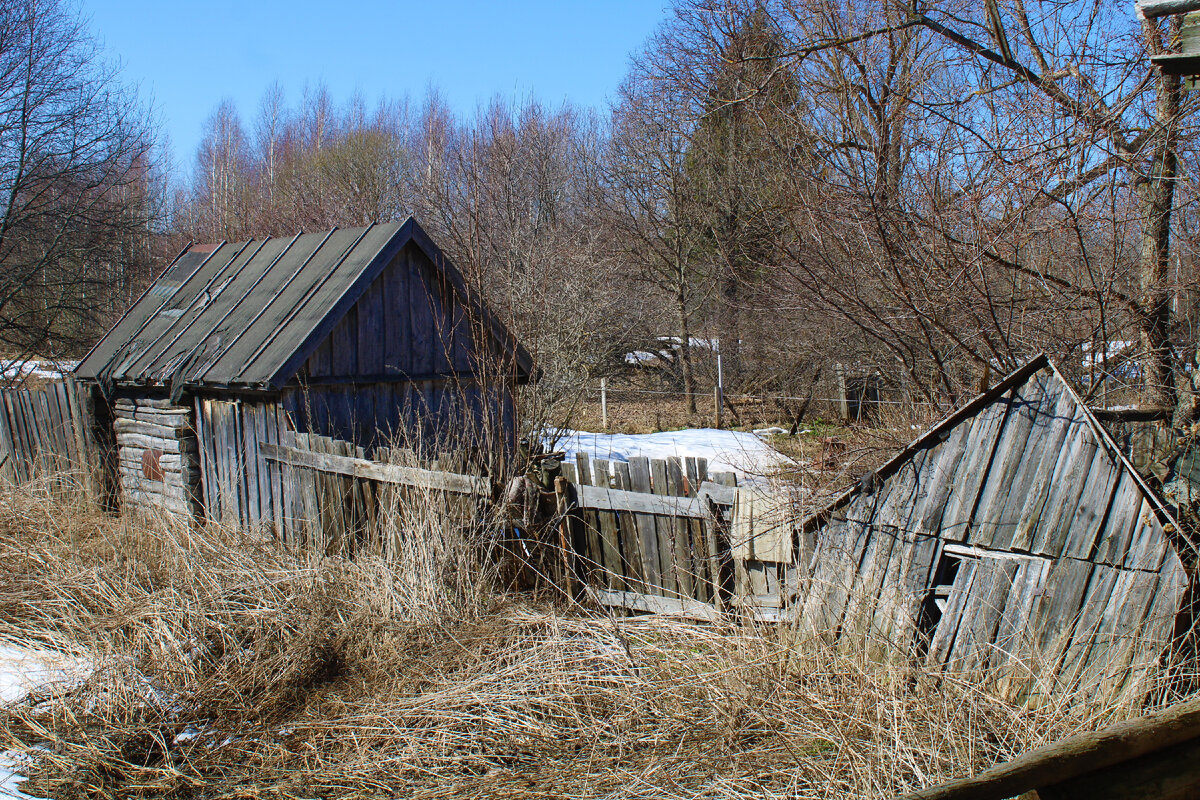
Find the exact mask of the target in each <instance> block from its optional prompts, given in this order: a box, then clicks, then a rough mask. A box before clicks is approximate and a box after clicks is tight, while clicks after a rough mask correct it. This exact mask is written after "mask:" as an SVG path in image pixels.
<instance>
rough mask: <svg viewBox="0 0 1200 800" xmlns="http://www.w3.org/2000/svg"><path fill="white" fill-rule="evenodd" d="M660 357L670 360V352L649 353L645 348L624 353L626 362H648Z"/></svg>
mask: <svg viewBox="0 0 1200 800" xmlns="http://www.w3.org/2000/svg"><path fill="white" fill-rule="evenodd" d="M661 358H665V359H667V360H670V358H671V354H670V353H666V352H663V353H649V352H647V351H645V350H634V351H633V352H632V353H626V354H625V363H626V364H634V365H636V364H649V363H651V362H653V361H658V360H659V359H661Z"/></svg>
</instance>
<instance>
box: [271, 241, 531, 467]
mask: <svg viewBox="0 0 1200 800" xmlns="http://www.w3.org/2000/svg"><path fill="white" fill-rule="evenodd" d="M479 329H480V328H479V326H477V325H472V324H471V320H469V319H468V315H467V313H466V312H465V310H464V307H463V304H462V303H461V302H460V301H459V299H458V297H457V296H456V295H455V294H454V293H453V291H451V290H450V289H449V288H448V287H447V286H445V285H443V283H442V281H441V279H440V276H439V273H437V272H436V271H435V270H434V268H433V265H432V264H430V263H429V260H428V259H427V258H426V257H425V255H424V253H423V252H421V250H420V249H418V248H417V247H415V246H414V245H411V244H410V245H409V246H407V247H405V248H404V250H402V251H401V252H400V253H399V254H398V255H397V256H396V257H395V258H394V259H393V260H392V262H391V264H389V265H388V267H387V268H386V269H385V270H384V271H383V273H381V274H380V276H379V277H378V278H377V279H376V280H375V282H374V283H373V284H372V285H371V286H370V287H369V288H368V290H367V291H366V293H364V295H363V296H362V297H361V298H360V299H359V300H358V302H357V303H356V304H355V305H354V306H353V307H352V308H351V309H350V310H349V312H348V313H347V314H346V316H345V317H344V318H343V319H342V320H341V321H340V322H339V323H338V324H337V325H336V326H335V327H334V328H333V330H332V331H331V332H330V334H329V336H328V337H327V338H326V339H325V341H324V342H322V343H321V344H320V346H318V348H317V349H316V351H315V352H314V353H313V355H312V356H311V357H310V358H309V359H308V361H307V362H306V363H305V365H304V367H303V368H302V369H301V370H300V372H299V374H298V376H297V378H296V380H295V381H293V384H292V385H290V386H289V387H288V388H287V389H286V390H285V391H284V394H283V402H284V405H285V407H287V409H288V411H289V412H291V414H292V415H293V418H294V419H295V420H296V424H297V427H298V428H299V429H300V430H307V431H310V432H313V433H319V434H322V435H325V436H332V437H335V438H338V439H345V440H347V441H352V442H355V443H357V444H359V445H362V446H364V447H367V448H373V447H376V446H379V445H382V444H386V443H389V442H390V441H392V440H393V439H396V438H401V439H405V440H407V441H408V444H409V446H412V445H413V444H416V443H417V442H418V440H419V442H420V444H421V445H422V446H426V447H437V448H439V449H442V448H444V447H446V446H453V445H454V444H455V443H456V441H457V440H459V439H461V438H463V437H466V438H468V439H472V440H476V441H478V440H479V439H480V438H487V439H491V440H496V439H499V440H501V441H502V442H503V443H504V444H505V445H510V444H511V441H512V439H513V437H514V435H515V434H514V429H515V425H514V420H513V398H512V392H513V382H512V381H509V380H503V381H495V380H483V381H481V380H480V379H479V376H480V374H481V372H482V373H486V374H488V375H492V376H495V375H499V374H504V373H505V370H503V369H499V368H498V365H499V364H500V363H502V362H503V361H506V360H509V359H511V355H510V354H505V353H500V352H498V351H497V350H496V348H495V345H494V340H493V339H492V338H491V337H487V336H483V335H481V334H478V331H479ZM480 354H482V358H481V357H480ZM480 444H482V442H480ZM505 449H507V447H505Z"/></svg>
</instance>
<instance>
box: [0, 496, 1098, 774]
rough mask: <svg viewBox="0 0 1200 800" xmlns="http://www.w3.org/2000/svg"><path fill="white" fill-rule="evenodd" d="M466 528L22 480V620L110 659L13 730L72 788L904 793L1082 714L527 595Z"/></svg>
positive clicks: (772, 638) (5, 597) (800, 647)
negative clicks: (277, 511)
mask: <svg viewBox="0 0 1200 800" xmlns="http://www.w3.org/2000/svg"><path fill="white" fill-rule="evenodd" d="M441 533H446V539H445V541H444V542H442V543H441V544H440V545H438V547H439V548H441V549H437V550H436V554H435V556H431V557H429V558H426V559H424V560H422V559H421V558H420V556H419V555H418V554H410V555H411V556H412V557H413V558H414V559H415V561H414V562H413V565H410V567H407V568H401V569H394V568H393V564H391V563H389V561H388V559H387V558H386V557H385V556H368V555H362V554H360V556H359V557H358V558H357V559H355V560H353V561H351V560H346V559H341V558H336V557H321V558H316V557H311V556H307V555H305V554H302V553H290V552H287V551H284V550H280V549H277V548H275V547H273V546H271V545H269V544H265V543H261V542H255V541H252V540H250V539H248V538H245V537H243V536H241V535H239V534H238V533H237V532H233V531H224V530H220V529H213V528H210V529H205V530H199V531H198V530H192V529H189V528H186V527H182V526H173V525H171V524H170V523H168V522H167V521H165V520H157V521H156V520H142V521H137V522H134V521H130V520H124V519H114V518H110V517H106V516H102V515H99V514H96V513H93V512H91V511H88V510H87V509H86V508H83V507H72V506H71V505H70V504H69V503H63V502H61V501H54V502H51V501H49V500H48V499H47V496H46V495H40V496H39V495H38V493H36V492H30V491H24V492H17V491H10V492H6V493H3V494H0V563H3V564H4V566H5V569H4V570H3V571H2V572H0V620H2V623H3V630H4V631H5V638H6V639H8V640H9V641H18V642H24V643H28V644H31V645H36V646H38V647H40V648H45V647H58V648H63V649H67V650H70V651H73V652H77V653H86V654H90V657H91V658H92V659H93V661H94V663H95V664H96V667H97V669H96V672H95V673H94V674H93V675H92V676H91V677H90V678H89V679H88V680H86V681H85V682H83V683H82V684H80V685H78V686H76V687H74V688H72V689H69V690H67V691H63V692H60V693H59V694H58V695H56V696H54V697H46V696H41V697H34V698H30V699H29V700H27V701H26V702H24V703H21V704H18V705H16V706H13V707H9V708H6V709H4V710H3V711H0V749H9V748H20V749H28V748H34V747H38V748H41V749H39V750H35V751H34V760H33V762H32V764H31V767H30V775H31V781H30V782H29V783H28V784H26V786H25V789H26V790H27V791H30V792H32V793H35V794H37V793H41V794H45V795H49V796H54V797H131V796H141V797H214V798H216V797H222V798H231V797H293V798H294V797H416V798H434V797H446V798H449V797H455V798H458V797H497V796H503V797H645V798H675V797H679V798H683V797H688V798H691V797H713V798H738V797H823V798H832V797H839V798H843V797H849V798H878V797H887V796H891V795H893V794H895V793H897V792H900V791H902V790H905V789H908V788H911V787H915V786H918V785H926V784H929V783H932V782H935V781H938V780H940V779H943V778H947V777H950V776H953V775H958V774H961V773H964V772H970V771H972V770H975V769H977V768H980V767H982V766H984V765H987V764H990V763H992V762H994V761H996V760H999V759H1003V758H1005V757H1008V756H1011V755H1014V754H1016V753H1018V752H1020V751H1021V750H1023V749H1025V748H1028V747H1031V746H1035V745H1038V744H1042V743H1045V742H1047V741H1049V740H1051V739H1053V738H1055V737H1057V736H1058V735H1061V734H1063V733H1065V732H1066V731H1068V730H1069V729H1071V728H1072V726H1075V725H1077V724H1078V721H1077V720H1073V719H1072V718H1070V717H1069V716H1067V715H1066V714H1065V713H1064V712H1052V711H1047V710H1046V709H1042V710H1036V711H1035V710H1030V709H1023V708H1019V707H1014V706H1011V705H1008V704H1006V703H1004V702H1002V701H1000V700H998V699H996V698H994V697H990V696H988V695H987V694H985V693H982V692H980V691H977V690H975V689H973V688H972V686H971V685H969V684H966V683H956V682H954V681H952V680H949V679H946V678H944V677H942V678H938V677H934V676H928V675H923V674H920V673H919V672H914V671H913V670H912V669H910V668H907V667H897V666H892V667H888V666H882V665H879V664H877V663H875V662H873V661H870V660H868V659H866V658H864V657H863V656H862V654H860V653H853V652H838V651H837V650H834V649H830V648H824V647H821V646H819V645H816V644H814V643H804V642H801V643H796V642H795V641H793V640H791V638H790V637H789V636H788V635H786V633H780V632H777V631H774V630H772V629H757V628H753V627H737V626H726V627H721V626H715V625H702V624H692V623H688V622H685V621H680V620H671V619H663V618H651V617H645V618H631V619H616V618H612V617H608V616H605V615H603V614H596V613H590V612H586V611H584V610H582V609H578V608H566V607H555V606H552V605H545V604H543V605H534V604H531V603H529V602H527V601H526V600H524V599H523V598H521V597H514V596H507V597H505V596H501V595H498V594H496V593H494V592H491V591H487V590H486V588H485V587H484V586H483V583H484V582H486V581H485V580H484V579H481V578H479V576H478V575H476V574H474V571H477V570H478V566H477V565H478V561H477V558H476V557H475V555H473V553H474V552H475V549H477V547H478V542H473V541H470V537H463V536H462V535H461V532H460V533H457V534H454V533H447V532H446V531H445V530H440V529H439V528H438V527H437V526H436V525H433V524H429V525H427V526H426V527H425V528H424V529H422V530H421V535H422V536H426V537H437V536H439V535H440V534H441ZM435 549H436V548H435ZM414 565H415V566H414ZM406 576H407V577H406ZM485 577H486V576H485ZM481 581H482V582H481ZM421 582H433V583H436V584H437V585H436V586H425V587H423V588H422V587H420V586H416V585H414V584H416V583H421Z"/></svg>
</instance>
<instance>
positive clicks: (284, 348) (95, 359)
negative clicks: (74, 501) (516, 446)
mask: <svg viewBox="0 0 1200 800" xmlns="http://www.w3.org/2000/svg"><path fill="white" fill-rule="evenodd" d="M532 372H533V367H532V363H531V360H530V357H529V355H528V353H527V352H526V351H525V350H524V349H523V348H522V347H521V345H520V344H519V343H518V342H517V341H516V340H515V339H514V337H513V336H512V335H511V334H510V333H509V331H508V330H507V329H506V328H505V326H504V325H503V324H501V322H500V321H499V320H498V319H497V318H496V317H495V315H494V314H493V313H492V312H490V311H489V310H488V308H487V307H486V306H485V304H484V303H483V302H482V301H481V300H480V299H479V298H478V297H477V296H476V294H475V293H474V292H472V291H471V289H470V288H469V287H468V285H467V284H466V282H465V281H464V280H463V277H462V275H461V274H460V273H459V272H458V270H456V269H455V267H454V266H453V265H452V264H451V263H450V262H449V261H448V260H447V259H446V257H445V255H443V253H442V252H441V251H440V250H439V249H438V248H437V246H436V245H435V244H434V243H433V242H432V241H431V240H430V239H429V237H428V236H427V235H426V234H425V233H424V231H422V230H421V228H420V226H419V225H417V223H416V221H415V220H413V219H411V218H410V219H409V220H408V221H406V222H404V223H387V224H379V225H372V226H369V227H366V228H352V229H335V230H332V231H326V232H322V233H305V234H297V235H295V236H293V237H284V238H264V239H253V240H251V241H247V242H237V243H230V242H220V243H217V244H209V245H193V246H190V247H188V248H187V249H186V250H184V251H183V252H182V253H181V254H180V255H179V256H178V257H177V258H176V259H175V260H174V261H173V262H172V263H171V264H170V265H169V266H167V267H166V269H165V270H164V271H163V272H162V274H161V275H160V277H159V278H158V279H157V280H156V281H155V282H154V283H153V284H152V285H151V286H150V288H149V289H148V290H147V291H146V292H145V294H143V295H142V297H141V298H140V299H139V300H138V301H137V302H136V303H135V304H134V305H133V307H132V308H131V309H130V310H129V311H128V312H127V313H126V314H125V316H123V317H122V318H121V319H120V320H119V321H118V322H117V324H116V325H114V326H113V328H112V330H110V331H109V332H108V333H107V334H106V335H105V336H104V338H102V339H101V340H100V342H99V343H98V344H97V345H96V346H95V347H94V348H93V349H92V351H91V352H90V353H88V355H87V356H86V357H85V358H84V359H83V360H82V361H81V362H80V364H79V366H78V367H77V368H76V369H75V376H76V377H77V378H79V379H80V380H83V381H90V382H94V383H95V384H96V385H98V386H99V387H100V391H101V393H102V394H103V396H104V397H105V398H106V399H107V401H108V402H107V403H106V404H104V405H105V407H106V408H107V409H108V410H109V411H110V412H111V414H112V420H111V425H112V429H113V431H114V434H115V445H116V450H117V461H118V469H119V476H120V485H121V487H122V496H123V498H124V500H125V501H126V502H128V503H131V504H134V505H150V506H156V507H161V508H166V509H168V510H171V511H176V512H183V513H189V514H192V513H205V514H207V515H208V516H209V517H211V518H217V519H221V520H224V521H226V522H231V523H240V524H243V525H251V526H253V525H257V524H259V523H262V522H265V521H266V520H269V519H270V514H269V513H268V509H269V506H270V503H271V487H270V486H269V485H268V484H267V483H266V482H265V478H264V477H263V475H264V473H265V470H262V469H258V466H259V461H260V459H259V456H258V453H257V445H258V444H259V443H261V442H268V443H278V442H279V441H280V434H281V432H282V431H286V430H294V431H299V432H304V433H314V434H320V435H323V436H330V437H333V438H336V439H340V440H344V441H346V442H350V443H353V444H354V445H356V446H358V447H361V448H363V449H364V451H365V452H368V453H369V452H370V451H371V450H372V449H373V448H375V447H377V446H381V445H384V444H388V443H390V442H391V440H392V439H393V438H394V437H397V436H405V437H407V438H408V439H409V440H410V441H412V440H414V439H415V440H416V441H418V442H425V443H432V442H434V441H436V440H439V439H442V438H453V437H458V436H462V435H463V432H464V430H466V431H471V432H472V433H473V434H475V435H476V436H477V437H482V438H480V439H477V440H476V444H477V446H480V447H487V448H500V449H503V448H506V447H508V446H509V445H510V444H511V443H512V440H513V438H514V424H515V423H514V419H513V413H514V412H513V393H514V389H515V387H516V386H517V385H518V384H520V383H523V382H525V381H528V380H529V379H530V376H531V375H532ZM106 423H107V421H106Z"/></svg>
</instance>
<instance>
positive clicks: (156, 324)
mask: <svg viewBox="0 0 1200 800" xmlns="http://www.w3.org/2000/svg"><path fill="white" fill-rule="evenodd" d="M245 245H246V242H241V243H238V244H223V245H221V246H220V247H219V248H217V250H216V251H215V252H213V253H212V255H211V257H209V258H207V259H205V260H204V261H202V262H201V263H200V264H199V265H198V266H197V268H196V269H195V270H193V271H192V273H191V274H190V275H188V276H186V277H184V279H183V282H182V283H181V284H180V285H179V288H178V289H176V290H175V291H174V292H172V293H171V295H170V296H169V297H168V298H167V300H166V302H165V303H163V304H162V306H161V307H160V308H159V309H158V310H157V311H155V312H154V313H153V314H151V315H150V317H149V318H148V319H147V320H146V321H145V324H144V325H143V326H142V328H141V330H139V331H138V332H137V333H136V334H135V335H134V337H133V338H132V339H131V340H130V341H129V342H127V343H125V344H123V345H121V346H119V347H118V348H117V349H116V351H115V352H114V353H113V357H112V358H111V359H110V361H109V365H110V367H109V374H110V376H111V377H112V379H113V380H115V381H121V380H126V379H130V380H133V381H139V380H140V377H141V376H140V375H138V373H137V372H133V371H130V368H131V367H132V366H133V365H134V364H135V363H136V362H137V360H138V359H139V358H140V357H141V356H142V354H143V353H145V352H146V350H147V348H149V347H151V346H152V345H154V344H155V343H156V342H158V341H160V339H161V337H162V336H163V334H164V333H165V332H166V330H167V329H168V328H169V327H171V325H172V324H173V323H174V322H175V320H177V319H178V318H179V317H180V316H181V315H182V314H183V313H184V311H186V309H187V307H188V305H190V304H191V302H192V301H193V300H194V299H195V297H196V295H197V294H199V293H200V292H201V291H203V289H204V287H205V286H207V285H208V283H209V281H211V280H212V278H213V276H214V275H216V274H217V273H219V272H220V271H221V270H222V269H224V268H225V266H226V265H227V264H228V263H229V262H230V261H231V260H232V259H233V258H235V257H236V256H237V255H238V253H240V252H241V251H242V249H243V248H244V247H245Z"/></svg>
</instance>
